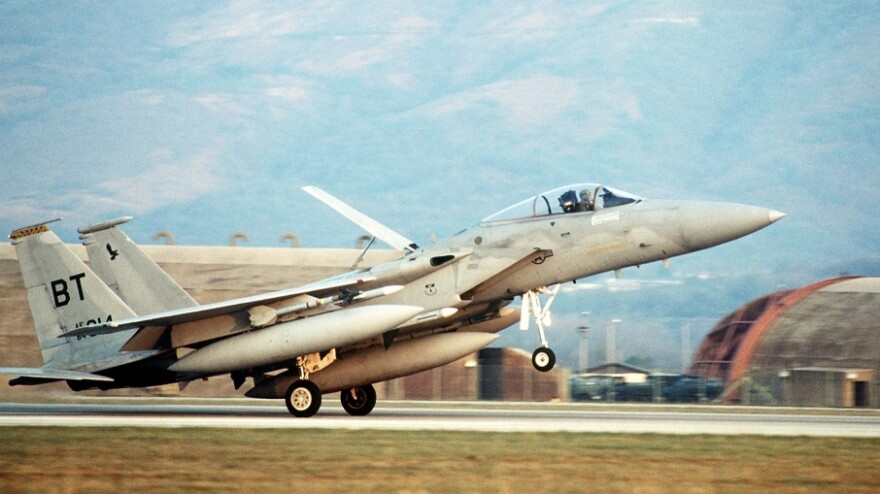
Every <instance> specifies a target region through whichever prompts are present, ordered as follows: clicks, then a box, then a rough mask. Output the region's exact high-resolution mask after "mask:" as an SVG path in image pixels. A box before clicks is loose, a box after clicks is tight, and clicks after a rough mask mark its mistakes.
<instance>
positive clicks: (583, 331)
mask: <svg viewBox="0 0 880 494" xmlns="http://www.w3.org/2000/svg"><path fill="white" fill-rule="evenodd" d="M589 315H590V313H589V312H581V317H580V319H581V323H580V325H578V333H580V335H581V341H580V344H581V345H580V348H579V349H578V367H579V368H580V371H581V372H587V369H589V368H590V355H589V347H588V341H587V336H588V335H589V332H590V325H589V324H587V316H589Z"/></svg>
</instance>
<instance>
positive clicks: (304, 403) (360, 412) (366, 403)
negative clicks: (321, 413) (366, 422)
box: [284, 379, 376, 417]
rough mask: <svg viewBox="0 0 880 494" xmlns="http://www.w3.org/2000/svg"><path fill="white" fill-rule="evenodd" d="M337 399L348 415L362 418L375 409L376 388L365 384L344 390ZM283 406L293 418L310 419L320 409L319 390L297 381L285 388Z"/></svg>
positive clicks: (309, 383)
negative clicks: (285, 406)
mask: <svg viewBox="0 0 880 494" xmlns="http://www.w3.org/2000/svg"><path fill="white" fill-rule="evenodd" d="M339 398H340V401H341V402H342V408H343V409H345V411H346V412H347V413H348V414H349V415H351V416H354V417H363V416H365V415H369V414H370V412H372V411H373V408H375V407H376V388H374V387H373V385H372V384H367V385H364V386H356V387H354V388H350V389H344V390H342V392H341V393H340V395H339ZM284 404H285V405H287V410H288V411H289V412H290V414H291V415H293V416H294V417H311V416H312V415H314V414H316V413H318V410H319V409H320V408H321V390H320V389H319V388H318V385H317V384H315V383H313V382H312V381H309V380H308V379H298V380H296V381H294V383H293V384H291V385H290V387H289V388H287V392H286V393H285V394H284Z"/></svg>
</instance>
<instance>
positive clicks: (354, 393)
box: [0, 184, 784, 417]
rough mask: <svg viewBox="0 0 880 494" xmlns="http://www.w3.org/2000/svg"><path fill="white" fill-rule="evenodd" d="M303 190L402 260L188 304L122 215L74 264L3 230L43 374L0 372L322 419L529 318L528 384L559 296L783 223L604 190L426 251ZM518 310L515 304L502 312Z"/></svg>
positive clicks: (543, 202)
mask: <svg viewBox="0 0 880 494" xmlns="http://www.w3.org/2000/svg"><path fill="white" fill-rule="evenodd" d="M304 190H305V191H306V192H307V193H309V194H311V195H312V196H314V197H316V198H317V199H319V200H321V201H322V202H324V203H325V204H327V205H328V206H330V207H331V208H333V209H335V210H336V211H337V212H339V213H341V214H342V215H344V216H345V217H346V218H348V219H349V220H351V221H353V222H355V223H356V224H357V225H359V226H360V227H362V228H363V229H365V230H366V231H367V232H368V233H370V234H371V235H372V240H371V241H370V242H369V243H368V245H367V247H366V249H369V248H370V246H371V245H372V244H373V242H374V241H375V240H376V239H379V240H381V241H383V242H384V243H386V244H388V245H389V246H391V247H393V248H395V249H397V250H399V251H400V253H401V257H400V258H399V259H397V260H394V261H391V262H387V263H383V264H379V265H376V266H373V267H370V268H360V267H358V265H359V261H360V258H359V260H358V261H357V262H355V264H354V265H353V266H352V268H351V270H350V271H348V272H345V273H342V274H340V275H337V276H334V277H331V278H328V279H325V280H321V281H317V282H314V283H310V284H307V285H304V286H300V287H296V288H290V289H285V290H281V291H276V292H270V293H266V294H262V295H256V296H250V297H244V298H239V299H234V300H229V301H225V302H219V303H212V304H206V305H199V304H197V303H196V301H195V300H193V299H192V297H190V296H189V295H188V294H187V293H186V292H185V291H184V290H183V289H182V288H180V286H179V285H177V283H176V282H175V281H174V280H173V279H171V277H169V276H168V275H167V274H166V273H164V271H162V270H161V268H159V267H158V266H157V265H156V264H155V263H154V262H153V261H152V260H151V259H149V257H147V256H146V255H145V254H144V253H143V252H142V251H141V250H140V249H139V248H138V247H137V246H136V245H135V244H134V243H133V242H132V241H131V240H130V239H129V238H128V237H127V236H125V234H124V233H123V232H122V231H121V230H120V229H119V227H118V226H119V225H120V224H122V223H124V222H125V221H127V220H129V219H130V218H121V219H119V220H112V221H108V222H105V223H100V224H97V225H93V226H90V227H85V228H82V229H80V233H81V234H82V239H83V241H84V243H85V245H86V247H87V251H88V254H89V259H90V264H91V266H92V268H89V267H88V266H86V265H85V264H84V263H83V262H82V261H80V260H79V258H77V257H76V256H75V255H74V254H73V253H72V252H71V251H70V249H69V248H68V247H67V246H66V245H64V244H63V243H62V242H61V241H60V239H59V238H58V237H57V236H56V235H55V234H54V233H53V232H52V231H51V230H50V229H49V227H48V223H42V224H38V225H34V226H30V227H26V228H21V229H18V230H15V231H13V232H12V233H11V235H10V238H11V239H12V243H13V245H15V248H16V252H17V254H18V258H19V262H20V264H21V270H22V276H23V278H24V282H25V287H26V288H27V290H28V300H29V303H30V308H31V313H32V315H33V318H34V325H35V327H36V330H37V336H38V339H39V342H40V348H41V351H42V355H43V361H44V365H43V366H42V367H40V368H36V369H27V368H25V369H22V368H0V374H13V375H17V376H19V377H17V378H15V379H12V380H11V381H10V384H12V385H17V384H41V383H45V382H52V381H66V382H67V383H68V385H69V386H70V387H71V388H72V389H74V390H81V389H88V388H99V389H110V388H119V387H139V386H150V385H157V384H165V383H175V382H178V383H186V382H188V381H191V380H194V379H200V378H205V377H209V376H217V375H230V376H231V377H232V379H233V382H234V383H235V385H236V388H238V387H240V386H242V385H243V384H244V383H245V382H247V380H248V379H250V380H251V381H252V382H253V386H252V387H251V388H250V389H249V390H248V391H247V392H246V393H245V395H246V396H249V397H253V398H267V399H281V398H283V399H284V400H285V404H286V406H287V409H288V410H289V411H290V413H291V414H292V415H294V416H297V417H308V416H312V415H314V414H315V413H317V412H318V410H319V409H320V406H321V397H322V395H323V394H327V393H331V392H336V391H341V392H342V393H341V402H342V406H343V408H344V409H345V410H346V411H347V412H348V413H350V414H352V415H367V414H369V413H370V411H372V409H373V407H374V406H375V404H376V391H375V388H374V387H373V384H374V383H377V382H381V381H385V380H388V379H393V378H397V377H402V376H405V375H409V374H413V373H416V372H421V371H424V370H428V369H431V368H434V367H438V366H441V365H445V364H447V363H449V362H453V361H455V360H457V359H459V358H462V357H464V356H466V355H468V354H470V353H472V352H474V351H476V350H478V349H480V348H483V347H484V346H486V345H488V344H490V343H491V342H492V341H494V340H495V339H496V338H497V334H496V333H498V332H499V331H501V330H502V329H504V328H506V327H509V326H512V325H515V324H516V323H517V322H519V327H520V328H521V329H528V328H529V326H530V325H531V322H532V321H534V322H535V326H536V327H537V330H538V337H539V342H540V343H539V345H538V346H537V349H536V350H535V351H534V353H533V355H532V364H533V365H534V367H535V368H536V369H537V370H538V371H548V370H550V369H552V368H553V367H554V365H555V360H556V357H555V355H554V353H553V351H552V350H551V348H550V344H549V342H548V340H547V336H546V332H545V326H547V325H549V324H550V322H551V319H550V306H551V304H552V302H553V300H554V299H555V297H556V295H557V293H558V290H559V286H560V284H562V283H566V282H570V281H575V280H578V279H580V278H585V277H588V276H592V275H595V274H598V273H602V272H606V271H617V270H620V269H623V268H625V267H629V266H638V265H642V264H646V263H649V262H654V261H666V260H668V259H669V258H671V257H674V256H678V255H682V254H686V253H689V252H694V251H698V250H701V249H706V248H709V247H712V246H715V245H718V244H721V243H724V242H728V241H731V240H734V239H736V238H739V237H742V236H744V235H748V234H749V233H752V232H755V231H757V230H760V229H762V228H764V227H766V226H768V225H770V224H772V223H774V222H776V221H777V220H779V219H780V218H782V217H783V216H784V214H783V213H780V212H777V211H773V210H770V209H765V208H761V207H756V206H748V205H742V204H731V203H718V202H695V201H679V200H653V199H645V198H642V197H639V196H636V195H633V194H629V193H626V192H623V191H621V190H618V189H615V188H612V187H608V186H605V185H602V184H574V185H567V186H564V187H560V188H556V189H552V190H550V191H547V192H543V193H539V194H536V195H534V196H531V197H528V198H527V199H525V200H523V201H521V202H518V203H516V204H514V205H513V206H510V207H508V208H506V209H504V210H502V211H500V212H498V213H495V214H492V215H490V216H488V217H486V218H485V219H483V220H482V221H480V222H478V223H477V224H476V225H474V226H472V227H470V228H468V229H465V230H463V231H461V232H460V233H458V234H456V235H453V236H452V237H450V238H448V239H446V240H443V241H440V242H437V243H435V244H433V245H431V246H429V247H420V246H419V245H418V244H416V243H415V242H413V241H411V240H409V239H407V238H406V237H404V236H402V235H400V234H398V233H397V232H394V231H392V230H391V229H389V228H387V227H386V226H384V225H382V224H381V223H379V222H377V221H375V220H373V219H371V218H369V217H367V216H366V215H363V214H362V213H360V212H358V211H357V210H355V209H354V208H352V207H351V206H349V205H348V204H345V203H344V202H342V201H340V200H339V199H337V198H335V197H333V196H331V195H330V194H328V193H327V192H324V191H323V190H321V189H319V188H317V187H311V186H310V187H305V188H304ZM517 298H519V299H520V306H519V307H518V308H517V307H515V306H514V305H512V304H513V302H514V301H515V300H516V299H517Z"/></svg>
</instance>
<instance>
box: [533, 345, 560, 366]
mask: <svg viewBox="0 0 880 494" xmlns="http://www.w3.org/2000/svg"><path fill="white" fill-rule="evenodd" d="M532 365H533V366H534V367H535V369H537V370H538V371H540V372H548V371H549V370H550V369H552V368H553V367H554V366H555V365H556V354H555V353H553V350H551V349H549V348H543V347H542V348H539V349H537V350H535V353H533V354H532Z"/></svg>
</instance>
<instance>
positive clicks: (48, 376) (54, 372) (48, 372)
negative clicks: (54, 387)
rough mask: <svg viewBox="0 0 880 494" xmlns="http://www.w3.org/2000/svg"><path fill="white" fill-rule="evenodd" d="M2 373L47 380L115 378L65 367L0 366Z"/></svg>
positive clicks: (107, 379) (101, 379) (110, 380)
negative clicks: (65, 368)
mask: <svg viewBox="0 0 880 494" xmlns="http://www.w3.org/2000/svg"><path fill="white" fill-rule="evenodd" d="M0 375H9V376H19V377H29V378H33V379H45V380H47V381H101V382H113V378H111V377H107V376H102V375H100V374H91V373H89V372H77V371H71V370H64V369H46V368H43V367H41V368H36V369H35V368H28V367H0Z"/></svg>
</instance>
